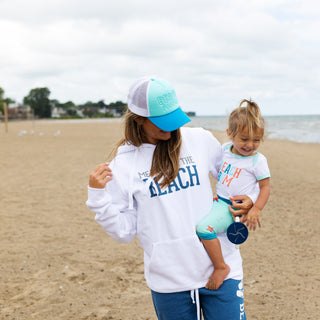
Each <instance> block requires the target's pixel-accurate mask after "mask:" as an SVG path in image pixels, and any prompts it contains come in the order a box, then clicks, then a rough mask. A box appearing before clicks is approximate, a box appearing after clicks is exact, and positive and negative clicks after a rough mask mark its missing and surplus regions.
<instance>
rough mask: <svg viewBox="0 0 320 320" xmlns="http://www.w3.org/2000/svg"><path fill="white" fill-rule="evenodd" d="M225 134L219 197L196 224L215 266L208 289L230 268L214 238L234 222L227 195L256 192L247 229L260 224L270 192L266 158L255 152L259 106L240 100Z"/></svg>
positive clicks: (258, 139) (260, 123) (259, 126)
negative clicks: (225, 141) (226, 137)
mask: <svg viewBox="0 0 320 320" xmlns="http://www.w3.org/2000/svg"><path fill="white" fill-rule="evenodd" d="M244 104H246V106H245V107H243V105H244ZM227 134H228V136H229V137H230V138H231V141H232V143H226V144H224V145H223V146H222V147H223V157H222V162H221V166H220V171H219V175H218V179H217V180H218V182H217V185H216V189H217V195H218V199H217V200H216V201H214V202H213V206H212V208H211V211H210V213H209V214H208V215H207V216H206V217H205V218H204V219H203V220H202V221H201V222H200V223H199V224H198V225H197V234H198V236H199V237H200V238H201V241H202V243H203V244H204V246H205V248H206V250H207V252H208V254H209V256H210V258H211V260H212V262H213V265H214V271H213V273H212V275H211V277H210V279H209V281H208V283H207V285H206V288H208V289H211V290H216V289H218V288H219V287H220V285H221V284H222V283H223V280H224V279H225V277H226V276H227V274H228V273H229V271H230V268H229V266H228V265H227V264H226V263H225V261H224V259H223V255H222V252H221V248H220V242H219V240H218V239H217V237H216V234H217V233H219V232H226V231H227V228H228V226H229V225H230V224H231V223H233V222H234V221H233V215H232V213H231V212H230V211H229V207H230V204H231V202H230V200H229V198H230V197H232V196H234V195H237V194H247V195H254V194H258V198H257V201H256V202H255V204H254V205H253V207H252V208H251V209H250V210H249V212H248V215H247V216H246V218H245V219H244V220H246V223H247V226H248V227H249V229H250V230H255V229H256V227H257V225H258V226H259V227H261V221H260V212H261V210H262V209H263V208H264V206H265V204H266V203H267V201H268V198H269V194H270V171H269V168H268V163H267V159H266V158H265V157H264V156H263V155H262V154H261V153H258V152H257V149H258V148H259V145H260V142H261V141H262V140H263V136H264V119H263V117H262V116H261V113H260V109H259V106H258V105H257V104H256V103H255V102H253V101H248V100H242V101H241V103H240V105H239V107H238V108H236V109H235V110H233V111H232V113H231V114H230V117H229V127H228V129H227ZM253 200H255V199H253Z"/></svg>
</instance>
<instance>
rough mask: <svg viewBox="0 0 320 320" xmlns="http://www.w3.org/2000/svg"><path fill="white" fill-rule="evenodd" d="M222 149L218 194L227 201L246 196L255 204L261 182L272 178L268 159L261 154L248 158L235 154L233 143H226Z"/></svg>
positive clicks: (257, 153)
mask: <svg viewBox="0 0 320 320" xmlns="http://www.w3.org/2000/svg"><path fill="white" fill-rule="evenodd" d="M222 148H223V156H222V162H221V166H220V171H219V174H218V179H217V186H216V188H217V194H218V195H219V196H220V197H223V198H225V199H229V198H230V197H232V196H238V195H244V194H245V195H248V196H249V197H250V198H251V200H252V201H253V202H255V201H256V200H257V198H258V196H259V192H260V189H259V181H260V180H263V179H266V178H270V171H269V167H268V163H267V159H266V157H265V156H264V155H263V154H261V153H259V152H256V153H255V155H253V156H248V157H244V156H240V155H237V154H234V153H232V152H231V148H232V143H225V144H223V146H222Z"/></svg>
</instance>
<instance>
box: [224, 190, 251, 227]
mask: <svg viewBox="0 0 320 320" xmlns="http://www.w3.org/2000/svg"><path fill="white" fill-rule="evenodd" d="M230 200H231V202H232V206H230V205H229V210H230V212H231V213H232V215H233V216H242V217H240V221H241V222H245V221H246V220H247V213H248V212H249V210H250V209H251V208H252V206H253V203H252V200H251V199H250V198H249V197H248V196H235V197H230ZM235 209H236V210H235Z"/></svg>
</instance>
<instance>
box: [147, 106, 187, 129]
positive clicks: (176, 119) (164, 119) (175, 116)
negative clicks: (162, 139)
mask: <svg viewBox="0 0 320 320" xmlns="http://www.w3.org/2000/svg"><path fill="white" fill-rule="evenodd" d="M148 119H149V120H150V121H151V122H152V123H153V124H154V125H156V126H157V127H158V128H160V129H161V130H163V131H174V130H177V129H178V128H180V127H182V126H183V125H185V124H186V123H188V122H190V121H191V119H190V118H189V117H188V116H187V115H186V114H185V113H184V112H183V111H182V109H181V108H180V107H179V108H178V109H176V110H174V111H172V112H170V113H168V114H166V115H164V116H159V117H148Z"/></svg>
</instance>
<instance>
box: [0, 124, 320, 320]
mask: <svg viewBox="0 0 320 320" xmlns="http://www.w3.org/2000/svg"><path fill="white" fill-rule="evenodd" d="M23 130H25V131H27V133H25V134H24V133H23V132H21V131H23ZM31 130H33V131H34V132H33V134H31V133H30V132H31ZM58 130H60V134H59V131H58ZM19 133H20V135H19ZM39 134H40V135H39ZM41 134H42V135H41ZM120 134H121V125H120V124H119V122H118V121H108V122H104V123H85V122H84V121H83V122H81V123H73V122H61V121H50V122H46V121H34V122H32V121H28V122H10V123H9V132H8V133H5V127H4V124H3V123H0V146H1V157H0V177H1V179H0V190H1V207H0V239H1V241H0V246H1V247H0V249H1V250H0V261H1V263H0V319H1V320H2V319H5V320H6V319H10V320H11V319H23V320H24V319H27V320H29V319H39V320H43V319H57V320H58V319H59V320H60V319H77V320H80V319H98V320H106V319H118V320H120V319H122V320H147V319H156V317H155V313H154V310H153V306H152V301H151V297H150V291H149V289H148V287H147V286H146V283H145V280H144V276H143V255H142V250H141V248H140V246H139V244H138V242H137V241H136V240H134V241H133V242H132V243H130V244H119V243H116V242H115V241H114V240H112V239H111V238H110V237H109V236H108V235H107V234H106V233H105V232H104V231H103V229H102V228H101V227H100V226H99V225H98V224H97V223H96V222H95V221H94V214H93V213H92V212H91V211H89V210H88V209H87V207H86V206H85V201H86V199H87V182H88V175H89V173H90V171H91V170H92V169H93V168H94V167H95V165H96V164H98V163H101V162H103V161H105V159H106V157H107V155H108V153H109V151H110V150H111V148H112V146H113V143H114V142H115V141H116V140H117V139H118V138H119V137H120ZM215 134H216V136H217V138H218V139H219V140H220V141H222V142H223V141H226V137H225V136H224V134H223V133H215ZM260 151H261V152H262V153H264V154H265V155H266V156H267V158H268V161H269V166H270V169H271V173H272V180H271V181H272V183H271V188H272V193H271V197H270V200H269V202H268V204H267V206H266V208H265V209H264V211H263V222H262V223H263V225H262V228H261V229H259V230H258V231H256V232H252V233H250V235H249V238H248V240H247V241H246V242H245V243H244V244H243V245H242V246H241V249H240V250H241V253H242V257H243V260H244V262H243V265H244V274H245V276H244V283H245V286H244V290H245V308H246V313H247V318H248V319H259V320H261V319H262V320H263V319H301V320H305V319H319V314H320V309H319V302H320V263H319V262H320V261H319V257H320V244H319V240H320V239H319V230H320V223H319V220H320V218H319V216H318V207H319V203H318V202H319V191H320V179H319V174H320V171H319V157H320V145H319V144H302V143H294V142H289V141H280V140H268V139H266V141H265V142H264V143H263V145H262V146H261V148H260Z"/></svg>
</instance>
